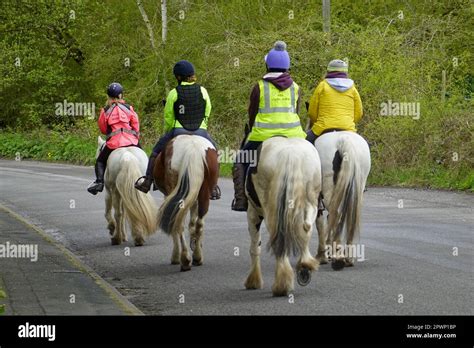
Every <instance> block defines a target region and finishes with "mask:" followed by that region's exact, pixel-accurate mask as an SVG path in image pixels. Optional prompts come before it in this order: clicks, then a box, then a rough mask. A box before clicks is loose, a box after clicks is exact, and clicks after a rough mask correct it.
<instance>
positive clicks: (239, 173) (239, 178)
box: [232, 163, 248, 211]
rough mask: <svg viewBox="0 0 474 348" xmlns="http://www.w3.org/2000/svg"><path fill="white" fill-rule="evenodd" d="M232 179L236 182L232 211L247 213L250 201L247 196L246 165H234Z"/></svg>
mask: <svg viewBox="0 0 474 348" xmlns="http://www.w3.org/2000/svg"><path fill="white" fill-rule="evenodd" d="M232 177H233V180H234V200H233V201H232V210H235V211H247V208H248V201H247V196H246V195H245V165H244V164H242V163H234V166H233V167H232Z"/></svg>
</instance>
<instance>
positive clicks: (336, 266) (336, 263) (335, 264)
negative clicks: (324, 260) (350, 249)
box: [331, 260, 344, 271]
mask: <svg viewBox="0 0 474 348" xmlns="http://www.w3.org/2000/svg"><path fill="white" fill-rule="evenodd" d="M331 267H332V269H333V270H335V271H340V270H341V269H343V268H344V260H333V261H332V263H331Z"/></svg>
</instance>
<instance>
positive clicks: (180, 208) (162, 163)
mask: <svg viewBox="0 0 474 348" xmlns="http://www.w3.org/2000/svg"><path fill="white" fill-rule="evenodd" d="M153 177H154V182H155V184H156V186H157V187H158V189H159V190H160V191H161V192H162V193H163V194H164V195H165V201H164V202H163V204H162V205H161V207H160V209H159V212H158V226H159V227H160V229H161V230H163V232H165V233H166V234H168V235H171V236H172V237H173V253H172V256H171V263H172V264H179V263H181V271H189V270H190V269H191V258H190V257H189V255H188V247H187V244H186V239H185V237H184V235H183V230H184V222H185V219H186V216H187V214H188V212H189V213H190V220H189V234H190V246H191V250H192V251H193V257H192V264H193V265H194V266H200V265H202V263H203V256H202V238H203V233H204V216H205V215H206V214H207V211H208V209H209V200H210V198H209V197H210V194H211V191H212V188H213V187H214V186H215V185H216V184H217V178H218V177H219V164H218V161H217V151H216V149H215V147H214V146H213V145H212V144H211V142H210V141H209V140H207V139H205V138H204V137H201V136H198V135H178V136H177V137H175V138H173V139H172V140H170V141H169V142H168V144H167V145H166V147H165V149H164V150H163V151H162V152H161V153H160V155H159V156H158V157H157V159H156V163H155V167H154V168H153ZM180 246H181V250H180Z"/></svg>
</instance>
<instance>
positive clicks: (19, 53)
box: [0, 0, 474, 191]
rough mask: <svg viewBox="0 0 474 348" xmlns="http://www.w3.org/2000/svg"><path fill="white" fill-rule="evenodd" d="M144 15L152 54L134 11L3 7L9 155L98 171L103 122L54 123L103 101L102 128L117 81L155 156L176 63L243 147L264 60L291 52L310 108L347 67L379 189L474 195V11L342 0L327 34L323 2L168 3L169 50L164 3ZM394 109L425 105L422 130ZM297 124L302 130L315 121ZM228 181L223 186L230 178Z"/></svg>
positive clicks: (58, 4)
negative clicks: (66, 105)
mask: <svg viewBox="0 0 474 348" xmlns="http://www.w3.org/2000/svg"><path fill="white" fill-rule="evenodd" d="M142 3H143V6H144V8H145V10H146V12H147V14H148V17H149V19H150V22H151V25H152V27H153V30H154V35H155V44H156V50H154V49H153V48H152V47H151V44H150V40H149V37H148V31H147V28H146V26H145V23H144V21H143V19H142V17H141V15H140V12H139V9H138V6H137V3H136V2H135V1H132V0H126V1H118V0H116V1H111V0H109V1H91V0H83V1H81V0H66V1H53V0H50V1H44V0H43V1H33V0H28V1H13V0H3V1H2V11H1V12H0V57H1V59H0V78H1V85H0V104H1V105H2V112H1V113H0V155H1V156H4V157H14V156H15V154H17V153H19V154H20V155H21V157H22V158H34V159H43V160H59V161H68V162H75V163H83V164H91V163H93V161H94V154H95V147H96V136H97V135H98V134H99V132H98V129H97V126H96V120H90V119H87V118H86V117H71V116H56V115H55V103H58V102H63V100H67V101H69V102H79V103H84V102H90V103H92V102H93V103H95V105H96V106H97V107H96V109H97V110H96V115H98V112H99V107H100V106H101V105H103V104H104V103H105V98H106V95H105V88H106V86H107V85H108V84H109V83H110V82H112V81H120V82H121V83H122V85H124V87H125V90H126V91H125V93H126V99H127V101H128V102H130V103H131V104H132V105H134V107H135V109H136V110H137V111H138V113H139V116H140V118H141V127H142V133H143V141H144V144H145V147H146V148H147V149H150V147H151V146H152V145H153V144H154V142H155V141H156V140H157V138H158V137H159V136H160V134H162V130H163V117H162V111H163V106H162V99H164V98H165V97H166V94H167V88H170V87H171V88H172V87H174V84H175V81H174V77H173V75H172V67H173V64H174V63H175V62H176V61H177V60H180V59H188V60H190V61H192V62H193V63H194V65H195V67H196V70H197V75H198V78H199V82H200V83H201V84H202V85H204V86H205V87H206V88H207V89H208V91H209V94H210V96H211V99H212V102H213V112H212V116H211V117H212V119H211V125H210V132H211V134H212V135H213V137H214V138H215V139H216V140H217V142H218V144H219V146H220V147H225V146H230V147H232V148H236V147H237V146H238V144H239V143H240V140H241V137H242V133H243V127H244V124H245V122H246V119H247V115H246V109H247V104H248V96H249V94H250V90H251V88H252V86H253V85H254V83H256V81H257V80H258V79H259V78H260V77H261V76H262V75H263V74H264V70H265V67H264V63H263V57H264V55H265V54H266V53H267V52H268V50H269V49H270V48H271V47H272V45H273V43H274V42H275V41H276V40H278V39H282V40H284V41H286V42H287V44H288V50H289V53H290V56H291V59H292V75H293V77H294V79H295V80H296V81H297V82H298V83H299V84H300V86H301V87H302V89H303V91H304V100H309V98H310V95H311V93H312V91H313V89H314V87H315V85H316V84H317V82H318V81H319V80H320V79H321V78H322V77H323V76H324V72H325V67H326V65H327V63H328V62H329V61H330V60H331V59H334V58H344V59H348V60H349V64H350V75H351V77H352V78H353V79H354V80H355V82H356V84H357V87H358V89H359V92H360V94H361V97H362V101H363V104H364V111H365V115H364V118H363V120H362V122H361V124H360V125H359V126H358V128H359V132H360V133H361V134H362V135H363V136H364V137H366V138H367V139H368V141H369V143H370V144H371V152H372V161H373V168H372V172H371V175H370V177H369V183H371V184H377V185H403V186H422V187H437V188H454V189H464V190H471V191H472V190H474V170H473V158H474V154H473V151H474V150H473V149H474V142H473V123H474V116H473V108H472V106H473V105H472V103H473V102H472V92H473V89H474V77H473V72H472V66H473V57H472V54H473V52H474V50H473V33H474V26H473V21H472V18H473V15H474V5H473V3H472V2H470V1H469V0H454V1H450V0H445V1H428V0H413V1H407V0H401V1H397V0H389V1H382V0H380V1H362V0H359V1H353V0H333V1H331V35H327V34H324V33H323V32H322V16H321V13H322V2H321V1H319V0H308V1H301V0H298V1H297V0H294V1H293V0H273V1H271V0H268V1H250V0H249V1H243V0H240V1H239V0H231V1H220V0H207V1H191V0H168V4H167V9H168V11H167V12H168V37H167V41H166V44H164V43H162V42H161V8H160V3H159V1H155V0H144V1H142ZM71 11H72V12H71ZM400 11H401V12H400ZM18 58H19V59H20V66H17V65H15V63H16V62H18V60H17V59H18ZM126 59H129V60H130V66H126V64H125V62H126ZM453 59H454V60H456V62H457V64H453V63H454V60H453ZM442 70H446V74H447V85H446V95H445V102H444V103H443V102H442V101H441V76H442V75H441V74H442ZM388 100H391V101H396V102H420V105H421V117H420V119H419V120H413V119H412V118H411V117H408V116H405V117H387V116H381V115H380V104H381V103H382V102H386V101H388ZM301 117H302V119H303V121H304V122H306V119H307V115H306V110H302V112H301ZM456 156H457V157H456ZM456 159H457V160H456ZM222 169H223V170H222V171H223V173H224V174H227V173H228V172H229V165H223V166H222Z"/></svg>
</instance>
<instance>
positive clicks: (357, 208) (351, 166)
mask: <svg viewBox="0 0 474 348" xmlns="http://www.w3.org/2000/svg"><path fill="white" fill-rule="evenodd" d="M336 149H337V151H336V154H335V157H334V160H333V168H334V189H333V193H332V197H331V202H330V206H329V211H330V214H329V221H328V225H329V226H328V228H329V231H332V232H333V233H335V235H334V237H335V238H334V240H336V239H338V238H340V236H341V233H342V230H343V228H344V224H345V226H346V231H347V235H346V240H349V239H350V240H352V239H353V237H355V236H356V234H357V233H358V231H359V224H360V215H361V207H362V190H363V184H362V182H363V180H362V177H361V170H360V165H359V163H358V161H357V158H356V152H355V149H354V145H353V144H352V142H351V141H350V139H349V137H348V136H347V135H341V137H340V138H339V140H338V142H337V144H336Z"/></svg>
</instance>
